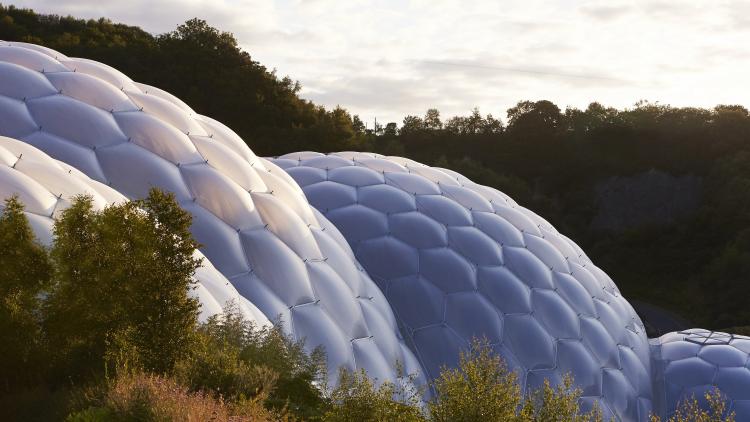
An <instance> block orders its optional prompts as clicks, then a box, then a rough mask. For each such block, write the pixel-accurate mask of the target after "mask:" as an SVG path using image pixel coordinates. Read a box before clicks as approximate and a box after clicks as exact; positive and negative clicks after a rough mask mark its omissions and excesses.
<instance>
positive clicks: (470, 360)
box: [429, 340, 523, 422]
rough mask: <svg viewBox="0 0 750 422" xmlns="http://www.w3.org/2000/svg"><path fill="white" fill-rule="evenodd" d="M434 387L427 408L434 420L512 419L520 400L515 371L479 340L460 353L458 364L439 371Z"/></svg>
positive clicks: (439, 421)
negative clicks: (456, 366)
mask: <svg viewBox="0 0 750 422" xmlns="http://www.w3.org/2000/svg"><path fill="white" fill-rule="evenodd" d="M434 389H435V394H436V399H435V400H433V401H432V402H431V403H430V404H429V410H430V414H431V415H432V419H433V420H434V421H436V422H449V421H455V422H469V421H479V420H492V421H514V420H518V418H517V411H518V409H519V408H520V407H521V404H522V401H523V395H522V393H521V388H520V386H519V385H518V379H517V376H516V374H515V372H512V371H509V370H508V368H507V366H506V365H505V362H503V360H502V359H501V358H500V356H498V355H497V354H494V353H493V352H492V350H491V349H490V347H489V346H488V344H487V342H486V341H479V340H476V341H474V342H473V343H472V345H471V349H470V350H469V351H468V352H462V353H461V358H460V361H459V366H458V368H453V369H451V368H445V369H443V370H442V371H441V373H440V376H439V377H438V378H437V379H436V380H435V383H434Z"/></svg>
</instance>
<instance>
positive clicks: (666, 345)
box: [652, 329, 750, 421]
mask: <svg viewBox="0 0 750 422" xmlns="http://www.w3.org/2000/svg"><path fill="white" fill-rule="evenodd" d="M652 348H653V352H652V353H653V357H654V359H653V373H654V410H655V411H658V413H659V414H661V415H663V416H665V417H670V416H672V415H673V414H674V412H675V409H676V406H677V405H678V404H679V403H680V402H682V401H684V400H689V399H691V398H693V397H694V398H696V399H698V401H699V402H700V403H701V404H702V406H703V407H704V408H706V407H707V405H706V403H705V394H706V393H707V392H712V391H714V389H715V388H716V389H718V390H719V391H720V392H721V394H722V397H723V398H724V399H725V400H726V401H727V408H728V410H729V411H730V412H735V417H736V420H738V421H747V420H750V337H745V336H740V335H736V334H727V333H722V332H717V331H709V330H703V329H692V330H685V331H680V332H677V333H669V334H665V335H663V336H661V337H659V338H658V339H653V340H652Z"/></svg>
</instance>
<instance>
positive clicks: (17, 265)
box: [0, 196, 52, 392]
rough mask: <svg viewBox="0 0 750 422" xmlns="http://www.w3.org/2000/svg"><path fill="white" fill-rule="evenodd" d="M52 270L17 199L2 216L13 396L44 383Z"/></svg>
mask: <svg viewBox="0 0 750 422" xmlns="http://www.w3.org/2000/svg"><path fill="white" fill-rule="evenodd" d="M51 274H52V267H51V264H50V262H49V257H48V255H47V251H46V250H45V249H44V248H43V247H42V246H41V245H39V244H38V243H37V241H36V238H35V237H34V233H33V232H32V231H31V226H29V222H28V219H27V218H26V216H25V215H24V212H23V205H22V204H21V203H20V202H19V201H18V198H17V197H15V196H14V197H11V198H10V199H7V200H6V201H5V207H4V209H3V210H2V214H0V338H1V339H2V341H0V356H2V359H0V383H1V384H0V388H2V389H4V390H6V391H8V392H10V391H15V390H17V389H18V388H19V387H20V386H28V385H30V384H32V383H34V382H38V381H39V377H40V376H41V375H42V369H43V367H44V366H45V362H44V360H43V347H44V344H43V342H42V340H41V338H42V332H41V325H40V322H41V321H40V320H39V312H40V306H41V303H40V295H41V293H42V292H43V291H44V290H45V289H46V288H47V287H48V286H49V283H50V277H51Z"/></svg>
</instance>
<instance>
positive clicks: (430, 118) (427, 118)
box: [424, 108, 443, 130]
mask: <svg viewBox="0 0 750 422" xmlns="http://www.w3.org/2000/svg"><path fill="white" fill-rule="evenodd" d="M424 126H425V128H427V129H429V130H440V129H442V128H443V122H441V121H440V112H439V111H438V109H436V108H430V109H427V112H425V114H424Z"/></svg>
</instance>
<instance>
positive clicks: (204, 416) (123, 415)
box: [66, 373, 281, 422]
mask: <svg viewBox="0 0 750 422" xmlns="http://www.w3.org/2000/svg"><path fill="white" fill-rule="evenodd" d="M280 418H281V417H280V416H278V415H276V414H274V413H272V412H270V411H268V410H266V409H265V408H264V407H263V405H262V404H261V403H259V402H257V401H254V400H244V401H238V402H234V403H229V402H225V401H224V400H223V399H222V398H221V397H218V398H217V397H214V396H213V395H212V394H209V393H205V392H202V391H197V392H191V391H190V390H189V389H188V388H187V387H185V386H183V385H181V384H179V383H178V382H176V381H175V380H174V379H173V378H168V377H164V376H159V375H148V374H144V373H135V374H124V373H123V374H121V375H120V376H118V377H117V379H116V380H115V381H114V382H112V383H111V384H109V385H108V387H107V391H106V393H105V396H104V398H103V400H102V403H100V404H99V405H98V406H93V407H89V408H88V409H85V410H83V411H80V412H77V413H73V414H71V415H70V416H68V418H67V419H66V420H67V421H68V422H98V421H144V422H145V421H165V422H166V421H230V420H231V421H238V422H239V421H274V420H280Z"/></svg>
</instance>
